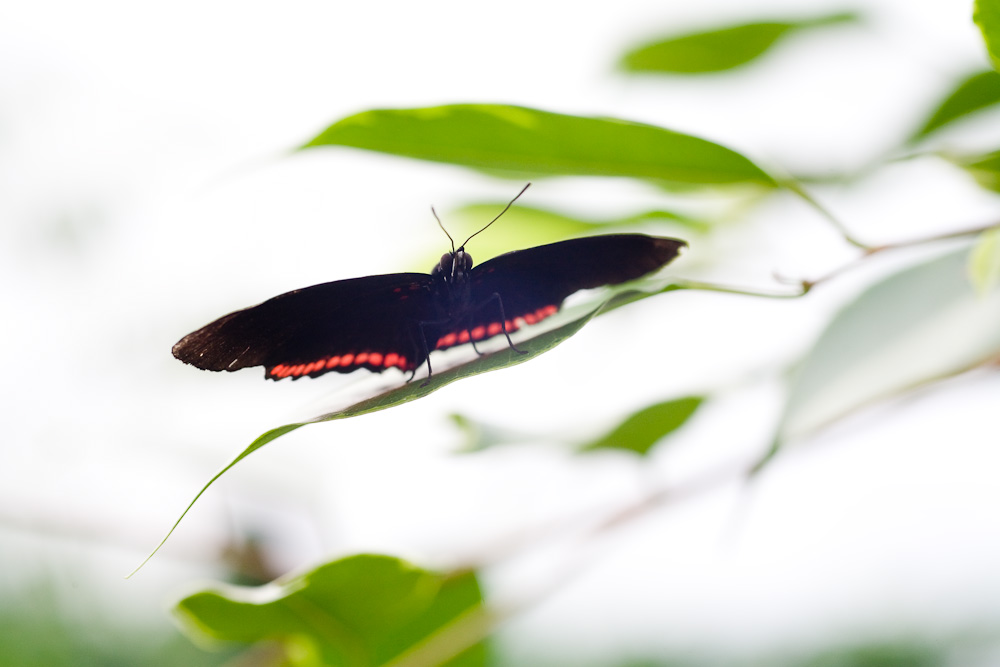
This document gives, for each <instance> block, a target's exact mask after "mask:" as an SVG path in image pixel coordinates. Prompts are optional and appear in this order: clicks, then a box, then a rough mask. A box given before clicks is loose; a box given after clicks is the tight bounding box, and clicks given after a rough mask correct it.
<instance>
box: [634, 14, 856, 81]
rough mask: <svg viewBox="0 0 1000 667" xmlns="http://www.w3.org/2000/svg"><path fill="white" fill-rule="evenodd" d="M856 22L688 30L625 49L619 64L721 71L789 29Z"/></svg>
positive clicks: (830, 19)
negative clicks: (677, 34)
mask: <svg viewBox="0 0 1000 667" xmlns="http://www.w3.org/2000/svg"><path fill="white" fill-rule="evenodd" d="M857 21H858V16H857V15H856V14H853V13H846V12H845V13H842V14H833V15H830V16H823V17H819V18H815V19H806V20H802V21H768V22H762V23H748V24H744V25H738V26H731V27H728V28H721V29H718V30H710V31H707V32H697V33H689V34H686V35H680V36H677V37H670V38H668V39H663V40H659V41H656V42H653V43H651V44H646V45H645V46H641V47H639V48H637V49H634V50H632V51H629V52H628V53H626V54H625V55H624V56H623V57H622V60H621V67H622V69H624V70H625V71H629V72H662V73H669V74H701V73H705V72H721V71H724V70H728V69H732V68H734V67H739V66H740V65H745V64H746V63H749V62H750V61H752V60H754V59H756V58H758V57H759V56H761V55H763V54H764V53H766V52H767V50H768V49H770V48H771V46H772V45H773V44H774V43H775V42H776V41H778V39H780V38H781V37H783V36H785V35H786V34H788V33H790V32H793V31H798V30H804V29H807V28H816V27H820V26H828V25H833V24H838V23H855V22H857Z"/></svg>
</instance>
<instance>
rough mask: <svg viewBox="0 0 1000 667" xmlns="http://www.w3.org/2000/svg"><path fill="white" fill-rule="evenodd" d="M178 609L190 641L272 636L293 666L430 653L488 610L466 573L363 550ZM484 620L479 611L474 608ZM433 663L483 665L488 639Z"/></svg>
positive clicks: (220, 589)
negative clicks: (434, 639) (438, 636)
mask: <svg viewBox="0 0 1000 667" xmlns="http://www.w3.org/2000/svg"><path fill="white" fill-rule="evenodd" d="M175 613H176V615H177V617H178V618H179V619H180V621H181V623H182V625H183V627H184V628H185V629H186V630H187V632H188V633H189V634H190V635H192V636H193V637H195V638H200V639H207V640H211V641H220V640H221V641H228V642H242V643H253V642H274V643H277V644H280V645H281V646H283V648H284V655H285V660H286V661H287V664H290V665H296V666H299V667H313V666H316V667H321V666H323V665H343V666H344V667H351V666H357V667H363V666H365V665H382V664H385V663H387V662H389V661H391V660H394V659H398V658H401V657H402V656H403V655H404V654H407V653H410V652H420V651H428V650H431V651H433V648H428V647H427V646H426V645H424V642H425V641H426V640H427V639H428V638H430V637H431V636H432V635H433V634H434V633H436V632H441V631H448V630H449V629H450V628H454V627H460V624H461V623H462V622H463V621H465V622H468V621H469V620H470V619H472V620H473V621H478V622H479V624H480V625H483V626H484V627H485V625H486V624H488V620H489V619H488V617H487V616H486V614H485V611H484V610H483V607H482V595H481V594H480V592H479V585H478V583H477V582H476V578H475V575H474V574H473V573H471V572H467V573H456V574H451V575H444V574H435V573H432V572H428V571H426V570H422V569H420V568H418V567H415V566H413V565H411V564H409V563H405V562H403V561H401V560H399V559H396V558H390V557H387V556H372V555H360V556H352V557H349V558H344V559H341V560H337V561H333V562H330V563H326V564H323V565H320V566H319V567H317V568H315V569H314V570H311V571H309V572H306V573H304V574H301V575H298V576H296V577H292V578H290V579H287V580H284V581H279V582H275V583H273V584H267V585H265V586H262V587H243V586H225V585H218V586H215V587H213V588H210V589H206V590H203V591H200V592H198V593H194V594H192V595H189V596H187V597H185V598H184V599H182V600H181V601H179V602H178V603H177V605H176V607H175ZM477 614H478V615H479V617H481V618H477V617H476V615H477ZM448 649H449V647H448V646H445V647H444V653H443V654H437V653H434V655H435V656H437V657H438V658H439V659H438V658H436V659H435V660H434V661H433V662H432V663H431V664H441V665H447V666H448V667H480V666H482V665H485V664H486V656H487V653H486V646H485V644H484V643H483V642H481V641H472V642H470V645H469V646H468V647H462V648H461V649H460V650H456V651H455V652H454V655H451V654H450V652H449V650H448Z"/></svg>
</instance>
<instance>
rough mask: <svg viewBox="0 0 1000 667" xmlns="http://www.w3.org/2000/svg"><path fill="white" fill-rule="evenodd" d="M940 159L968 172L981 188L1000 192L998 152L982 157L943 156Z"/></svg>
mask: <svg viewBox="0 0 1000 667" xmlns="http://www.w3.org/2000/svg"><path fill="white" fill-rule="evenodd" d="M942 157H944V158H945V159H946V160H949V161H950V162H952V163H953V164H955V165H956V166H959V167H961V168H962V169H964V170H966V171H967V172H969V175H970V176H972V178H974V179H976V182H977V183H979V185H980V186H982V187H983V188H985V189H987V190H992V191H994V192H1000V151H993V152H992V153H986V154H984V155H948V154H945V155H943V156H942Z"/></svg>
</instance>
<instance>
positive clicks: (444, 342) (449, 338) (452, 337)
mask: <svg viewBox="0 0 1000 667" xmlns="http://www.w3.org/2000/svg"><path fill="white" fill-rule="evenodd" d="M457 340H458V334H456V333H454V332H452V333H450V334H445V335H444V336H441V338H439V339H438V342H437V345H436V346H435V347H436V348H438V349H440V348H442V347H451V346H452V345H454V344H455V342H456V341H457Z"/></svg>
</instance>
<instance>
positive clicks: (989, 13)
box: [973, 0, 1000, 69]
mask: <svg viewBox="0 0 1000 667" xmlns="http://www.w3.org/2000/svg"><path fill="white" fill-rule="evenodd" d="M973 20H975V22H976V25H978V26H979V29H980V30H981V31H982V33H983V40H984V41H985V42H986V50H987V51H988V52H989V55H990V59H991V60H992V61H993V68H994V69H1000V2H997V0H976V3H975V13H974V14H973Z"/></svg>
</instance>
